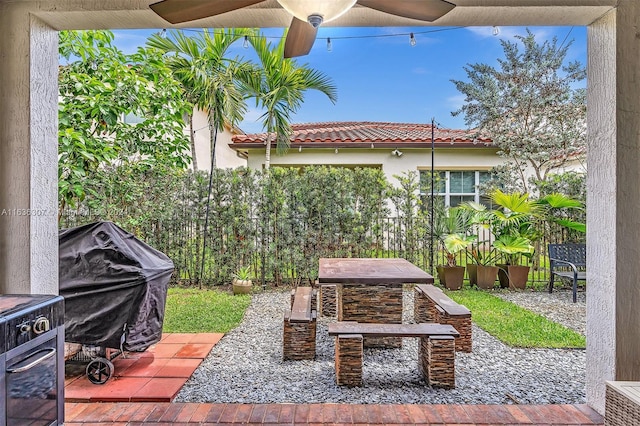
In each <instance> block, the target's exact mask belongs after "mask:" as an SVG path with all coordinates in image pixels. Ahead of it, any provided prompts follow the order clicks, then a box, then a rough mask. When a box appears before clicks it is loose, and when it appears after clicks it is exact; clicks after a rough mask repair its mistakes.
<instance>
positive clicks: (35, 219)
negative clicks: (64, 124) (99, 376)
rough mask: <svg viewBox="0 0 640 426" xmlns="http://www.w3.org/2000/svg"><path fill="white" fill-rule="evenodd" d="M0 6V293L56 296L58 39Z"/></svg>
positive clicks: (18, 11)
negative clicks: (1, 32) (1, 33)
mask: <svg viewBox="0 0 640 426" xmlns="http://www.w3.org/2000/svg"><path fill="white" fill-rule="evenodd" d="M31 7H34V6H33V5H32V4H31V3H20V2H18V3H15V2H10V3H6V2H3V3H0V28H2V29H3V32H4V34H3V37H2V38H0V76H2V82H1V84H0V293H51V294H57V293H58V230H57V204H58V203H57V193H58V191H57V182H58V171H57V158H58V138H57V127H58V123H57V120H58V119H57V102H58V99H57V96H58V93H57V91H58V90H57V89H58V33H57V31H55V30H54V29H52V28H50V27H48V26H47V25H46V24H44V23H43V22H42V21H40V20H39V19H38V18H36V17H35V16H34V15H32V14H31V13H30V12H31V11H30V10H29V8H31Z"/></svg>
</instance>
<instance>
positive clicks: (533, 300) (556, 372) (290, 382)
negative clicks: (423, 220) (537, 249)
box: [176, 291, 585, 404]
mask: <svg viewBox="0 0 640 426" xmlns="http://www.w3.org/2000/svg"><path fill="white" fill-rule="evenodd" d="M404 297H405V299H404V306H405V310H404V316H405V321H406V322H410V321H411V320H412V312H413V295H412V292H405V295H404ZM502 297H504V298H505V299H509V300H512V301H514V302H515V303H518V304H521V305H524V306H526V307H528V308H530V309H532V310H535V311H536V312H539V313H541V314H543V315H546V316H549V317H550V318H555V319H556V320H558V321H559V322H563V323H565V325H567V326H570V327H571V328H574V329H576V330H579V331H580V330H584V321H585V317H584V295H582V300H579V302H578V303H577V304H576V305H573V303H570V299H571V295H570V293H567V292H562V291H561V292H556V293H554V294H552V295H549V294H548V293H528V292H527V293H525V292H522V293H510V294H505V295H502ZM288 301H289V295H288V293H286V294H285V293H263V294H254V295H253V300H252V303H251V306H250V307H249V309H248V310H247V312H246V315H245V318H244V320H243V322H242V323H241V324H240V326H239V327H237V328H236V329H234V330H233V331H231V332H229V333H228V334H226V335H225V336H224V338H223V339H222V340H221V341H220V342H219V343H218V344H217V345H216V346H215V347H214V348H213V350H212V351H211V354H210V355H209V356H208V357H207V359H205V360H204V362H203V363H202V364H201V365H200V367H199V368H198V369H197V370H196V372H195V373H194V374H193V375H192V377H191V379H190V380H189V381H188V382H187V383H186V384H185V386H184V387H183V388H182V390H181V391H180V393H179V394H178V396H177V398H176V401H180V402H240V403H249V402H251V403H286V402H290V403H313V402H346V403H425V404H426V403H460V404H511V403H522V404H547V403H553V404H583V403H585V351H584V350H564V349H514V348H510V347H508V346H506V345H504V344H502V343H501V342H499V341H498V340H497V339H495V338H493V337H492V336H490V335H489V334H487V333H485V332H484V331H482V330H481V329H479V328H478V327H476V326H473V353H470V354H467V353H461V352H458V353H456V388H455V389H452V390H443V389H435V388H431V387H429V386H428V385H426V384H425V382H424V380H423V379H422V376H421V374H420V372H419V369H418V361H417V360H418V343H417V339H404V341H403V347H402V348H401V349H386V350H380V349H378V350H375V349H365V354H364V366H363V382H364V386H362V387H359V388H347V387H341V386H337V385H336V384H335V369H334V346H333V338H330V337H329V336H328V335H327V325H328V323H329V322H330V321H335V319H331V318H320V319H319V320H318V328H317V340H316V341H317V346H316V360H314V361H283V360H282V321H283V312H284V309H285V307H286V306H287V303H288ZM569 308H571V309H569ZM568 317H571V318H570V320H567V318H568Z"/></svg>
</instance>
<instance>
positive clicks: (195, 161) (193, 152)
mask: <svg viewBox="0 0 640 426" xmlns="http://www.w3.org/2000/svg"><path fill="white" fill-rule="evenodd" d="M189 140H190V141H191V161H192V162H193V171H194V172H197V171H198V157H197V156H196V135H195V134H194V133H193V114H189Z"/></svg>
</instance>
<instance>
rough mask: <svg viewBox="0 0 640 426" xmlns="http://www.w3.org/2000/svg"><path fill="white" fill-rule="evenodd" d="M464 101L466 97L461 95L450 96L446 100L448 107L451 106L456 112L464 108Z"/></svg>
mask: <svg viewBox="0 0 640 426" xmlns="http://www.w3.org/2000/svg"><path fill="white" fill-rule="evenodd" d="M464 99H465V95H463V94H459V95H453V96H449V97H448V98H446V102H447V105H449V106H450V107H451V109H452V110H454V111H456V110H459V109H460V108H462V106H463V105H464Z"/></svg>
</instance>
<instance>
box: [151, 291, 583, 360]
mask: <svg viewBox="0 0 640 426" xmlns="http://www.w3.org/2000/svg"><path fill="white" fill-rule="evenodd" d="M447 294H448V295H449V297H451V298H452V299H453V300H455V301H456V302H458V303H460V304H461V305H464V306H466V307H467V308H469V309H470V310H471V312H472V320H473V322H474V323H475V324H476V325H478V326H479V327H481V328H482V329H483V330H485V331H486V332H488V333H489V334H491V335H493V336H494V337H496V338H498V339H500V340H501V341H503V342H504V343H506V344H507V345H510V346H515V347H525V348H584V347H585V345H586V342H585V338H584V336H582V335H580V334H579V333H576V332H574V331H573V330H569V329H568V328H566V327H564V326H562V325H560V324H557V323H555V322H552V321H549V320H548V319H546V318H544V317H543V316H541V315H538V314H535V313H533V312H531V311H528V310H526V309H523V308H521V307H519V306H517V305H515V304H513V303H511V302H507V301H505V300H502V299H500V298H499V297H496V296H494V295H492V294H491V293H489V292H487V291H478V290H460V291H447ZM250 303H251V296H250V295H237V296H234V295H232V294H231V293H229V292H227V291H222V290H198V289H192V288H170V289H169V293H168V295H167V305H166V313H165V319H164V328H163V331H164V332H166V333H226V332H228V331H229V330H232V329H233V328H235V327H237V326H238V324H240V322H241V321H242V318H243V317H244V312H245V310H246V309H247V307H248V306H249V304H250Z"/></svg>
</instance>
